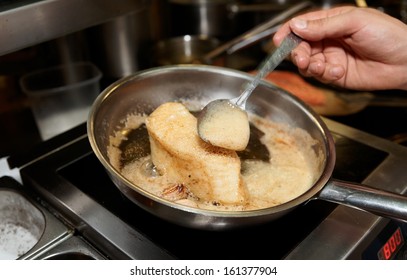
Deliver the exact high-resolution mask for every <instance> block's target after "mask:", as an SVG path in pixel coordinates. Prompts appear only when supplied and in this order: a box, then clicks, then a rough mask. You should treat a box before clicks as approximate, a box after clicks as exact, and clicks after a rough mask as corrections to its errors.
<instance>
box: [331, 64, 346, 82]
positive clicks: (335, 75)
mask: <svg viewBox="0 0 407 280" xmlns="http://www.w3.org/2000/svg"><path fill="white" fill-rule="evenodd" d="M328 73H329V76H330V77H331V79H332V80H339V79H340V78H342V77H343V76H344V75H345V69H344V68H343V67H342V66H341V65H333V66H332V67H330V69H329V70H328Z"/></svg>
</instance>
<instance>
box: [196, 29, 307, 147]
mask: <svg viewBox="0 0 407 280" xmlns="http://www.w3.org/2000/svg"><path fill="white" fill-rule="evenodd" d="M301 41H302V40H301V38H300V37H298V36H297V35H295V34H294V33H290V34H288V35H287V36H286V37H285V38H284V40H283V42H282V43H281V45H280V46H279V47H278V48H276V49H275V51H274V52H272V53H271V54H270V55H268V56H267V58H266V59H265V60H264V61H263V62H262V63H261V64H260V66H259V67H258V71H257V75H256V76H255V77H254V78H253V79H252V80H251V81H248V82H247V83H245V85H244V87H243V92H242V93H241V95H240V96H238V97H237V98H233V99H230V100H228V99H217V100H214V101H211V102H209V103H208V104H207V105H206V106H205V107H204V108H203V110H202V111H201V113H200V114H199V116H198V134H199V137H201V139H202V140H204V141H205V142H208V143H210V144H212V145H214V146H218V147H222V148H226V149H231V150H236V151H241V150H244V149H245V147H246V146H247V143H248V142H249V136H250V126H249V120H248V116H247V113H246V111H245V109H246V101H247V99H248V98H249V96H250V95H251V93H252V92H253V90H254V89H255V88H256V87H257V85H258V84H259V83H260V81H261V80H262V78H263V77H264V76H265V75H266V74H267V73H269V72H270V71H272V70H274V69H275V68H276V67H277V66H278V65H279V64H280V63H281V62H282V61H283V60H284V59H285V58H286V57H287V55H288V54H290V52H291V51H292V50H293V49H294V48H296V47H297V46H298V44H299V43H300V42H301Z"/></svg>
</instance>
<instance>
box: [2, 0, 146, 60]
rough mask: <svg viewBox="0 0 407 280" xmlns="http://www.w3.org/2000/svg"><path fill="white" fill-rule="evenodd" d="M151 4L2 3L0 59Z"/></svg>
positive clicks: (97, 0)
mask: <svg viewBox="0 0 407 280" xmlns="http://www.w3.org/2000/svg"><path fill="white" fill-rule="evenodd" d="M147 3H148V0H137V1H133V0H116V1H109V0H86V1H83V0H69V1H66V0H42V1H38V0H37V1H35V0H25V1H22V0H20V1H1V2H0V41H1V44H0V55H4V54H7V53H11V52H13V51H17V50H19V49H22V48H25V47H29V46H33V45H36V44H38V43H42V42H45V41H47V40H51V39H55V38H58V37H60V36H63V35H66V34H69V33H72V32H76V31H79V30H82V29H85V28H88V27H91V26H94V25H97V24H100V23H103V22H106V21H108V20H109V19H112V18H115V17H118V16H121V15H125V14H128V13H131V12H135V11H138V10H140V9H142V8H143V7H145V6H146V5H147Z"/></svg>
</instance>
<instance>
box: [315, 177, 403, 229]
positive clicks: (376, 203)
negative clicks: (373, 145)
mask: <svg viewBox="0 0 407 280" xmlns="http://www.w3.org/2000/svg"><path fill="white" fill-rule="evenodd" d="M318 198H319V199H322V200H326V201H330V202H335V203H339V204H342V205H346V206H350V207H353V208H356V209H359V210H363V211H366V212H370V213H373V214H376V215H379V216H382V217H386V218H390V219H394V220H399V221H403V222H407V197H406V196H403V195H400V194H397V193H392V192H387V191H383V190H379V189H376V188H373V187H370V186H367V185H363V184H357V183H351V182H346V181H340V180H336V179H331V180H330V181H329V182H328V183H327V184H326V185H325V187H324V188H323V189H322V190H321V192H320V193H319V197H318Z"/></svg>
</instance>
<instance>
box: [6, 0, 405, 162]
mask: <svg viewBox="0 0 407 280" xmlns="http://www.w3.org/2000/svg"><path fill="white" fill-rule="evenodd" d="M357 2H358V1H356V2H354V1H313V2H304V1H294V0H287V1H284V0H116V1H104V0H87V1H79V0H72V1H63V0H55V1H22V0H21V1H19V0H6V1H4V0H0V42H1V44H0V131H1V134H0V135H1V137H0V158H1V157H4V156H9V155H13V154H21V153H24V152H25V151H28V150H30V149H31V148H32V147H33V146H35V145H37V144H38V143H41V142H43V141H44V140H48V139H50V138H52V137H54V136H56V135H58V134H60V133H63V132H64V131H66V130H68V129H70V128H72V127H74V126H76V125H78V124H81V123H83V122H85V121H86V117H87V113H88V109H89V107H90V105H91V104H92V102H93V100H94V99H95V98H96V96H97V95H98V94H99V93H100V91H101V90H103V89H104V88H105V87H106V86H108V85H109V84H111V83H112V82H114V81H115V80H117V79H120V78H122V77H124V76H127V75H130V74H132V73H135V72H137V71H141V70H143V69H147V68H151V67H156V66H161V65H168V64H178V63H204V64H213V65H220V66H224V67H229V68H234V69H238V70H242V71H251V70H253V69H255V67H256V65H257V64H258V63H259V61H260V60H261V59H262V58H263V57H264V56H265V54H266V53H267V52H269V51H270V50H271V49H272V48H273V46H272V44H271V43H270V38H271V36H272V34H273V33H274V32H275V30H276V28H278V25H279V24H281V22H283V21H285V20H287V19H288V18H289V17H291V16H293V15H295V14H298V13H301V12H304V11H306V10H309V9H317V8H318V9H319V8H329V7H332V6H335V5H343V4H347V5H357V4H358V3H357ZM362 2H365V1H362ZM365 3H366V4H367V5H368V6H371V7H374V8H376V9H379V10H382V11H383V12H385V13H388V14H390V15H392V16H394V17H396V18H399V19H400V20H402V21H404V22H407V14H406V11H407V8H406V6H407V1H405V0H400V1H385V0H382V1H366V2H365ZM258 27H260V29H257V30H256V28H258ZM219 47H220V48H219ZM214 50H216V51H215V52H214V53H211V52H212V51H214ZM281 68H282V69H283V70H288V71H295V69H294V68H293V67H292V66H291V65H290V64H289V63H287V64H283V65H282V66H281ZM392 94H393V95H396V96H397V95H400V94H401V95H402V93H399V92H392ZM384 116H386V117H384ZM333 118H335V119H336V120H338V121H340V122H343V123H346V124H349V125H351V126H354V127H356V128H359V129H362V130H365V131H368V132H371V133H373V134H376V135H379V136H381V137H385V138H389V139H392V140H394V141H399V142H400V143H403V141H405V140H403V139H404V138H403V137H404V134H405V132H404V129H405V130H406V131H407V129H406V127H405V125H403V124H405V123H407V112H406V109H405V107H397V108H392V107H390V108H389V107H387V106H386V107H381V106H370V107H368V108H366V109H363V110H361V111H359V112H357V113H353V114H350V115H346V116H339V117H333ZM389 123H390V124H391V125H389ZM393 124H394V125H393ZM400 124H401V125H400Z"/></svg>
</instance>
